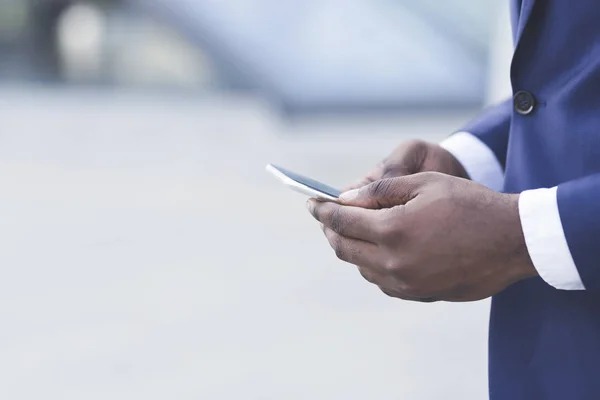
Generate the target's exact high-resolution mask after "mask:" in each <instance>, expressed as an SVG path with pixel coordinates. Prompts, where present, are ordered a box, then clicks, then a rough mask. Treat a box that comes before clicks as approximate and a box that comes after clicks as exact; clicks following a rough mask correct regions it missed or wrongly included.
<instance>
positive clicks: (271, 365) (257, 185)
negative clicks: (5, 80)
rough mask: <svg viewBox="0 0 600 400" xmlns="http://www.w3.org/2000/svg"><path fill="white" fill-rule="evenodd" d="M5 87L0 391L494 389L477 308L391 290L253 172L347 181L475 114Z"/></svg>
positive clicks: (316, 393) (0, 98) (261, 393)
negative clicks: (365, 113)
mask: <svg viewBox="0 0 600 400" xmlns="http://www.w3.org/2000/svg"><path fill="white" fill-rule="evenodd" d="M0 94H1V95H0V126H1V129H0V170H1V171H3V172H2V173H0V188H1V189H0V190H1V196H0V221H1V225H0V243H1V250H0V268H1V271H2V272H1V275H0V398H2V399H10V400H17V399H19V400H20V399H27V400H29V399H31V400H33V399H36V400H37V399H42V398H43V399H61V400H71V399H73V400H81V399H86V400H93V399H111V400H131V399H144V400H153V399H181V400H184V399H217V400H220V399H257V400H262V399H289V400H296V399H327V400H328V399H345V400H352V399H369V400H378V399H382V400H384V399H385V400H388V399H419V400H423V399H424V400H427V399H432V400H433V399H462V400H469V399H483V398H486V397H487V390H486V388H487V379H486V358H487V356H486V351H487V350H486V342H487V312H488V303H487V302H480V303H475V304H458V305H457V304H433V305H424V304H412V303H405V302H401V301H396V300H393V299H389V298H386V297H385V296H384V295H382V294H381V293H380V292H379V291H378V290H377V289H376V288H374V287H372V286H370V285H369V284H367V283H365V282H363V281H362V280H361V278H360V276H359V274H358V273H357V272H356V271H355V270H354V269H353V267H352V266H350V265H346V264H343V263H341V262H339V261H337V260H336V259H335V257H334V255H333V254H332V252H331V251H330V249H329V248H328V246H327V243H326V241H325V240H324V238H323V237H322V234H321V232H320V230H319V227H318V225H317V224H316V223H315V222H314V221H313V220H312V219H311V218H310V217H309V216H308V214H307V212H306V211H305V209H304V198H303V197H302V196H301V195H299V194H296V193H294V192H291V191H288V190H286V189H285V188H283V187H281V186H280V185H279V184H278V183H277V182H276V181H275V180H273V179H272V178H271V177H269V176H268V175H266V173H265V172H264V164H266V163H268V162H276V163H279V164H281V165H285V166H287V167H289V168H290V169H294V170H297V171H298V172H301V173H304V174H307V175H310V176H313V177H315V178H317V179H321V180H323V181H325V182H326V183H330V184H331V185H337V186H342V185H344V184H346V183H348V182H349V181H351V180H353V179H355V178H357V177H358V176H359V175H360V174H361V173H362V172H365V171H366V170H367V169H368V168H369V167H371V166H372V165H374V163H375V162H376V161H377V160H378V159H379V158H381V157H382V156H384V155H385V154H386V153H387V152H389V151H390V150H391V148H392V147H393V146H394V145H395V144H397V143H399V142H400V141H401V140H403V139H406V138H408V137H422V138H429V139H431V140H438V139H440V138H441V137H443V135H445V134H447V133H449V132H450V131H451V130H452V129H455V128H457V127H459V125H460V123H461V121H463V120H464V119H465V118H466V117H467V115H446V116H436V115H426V116H423V115H422V116H413V117H407V116H404V117H402V118H400V117H371V118H366V117H363V118H359V117H355V118H347V119H344V120H339V119H335V118H331V119H326V118H324V119H321V120H318V121H313V122H302V123H298V124H295V125H293V126H292V125H288V124H286V123H285V122H284V121H281V120H280V119H278V118H277V116H276V115H274V114H273V113H272V112H270V111H269V109H267V108H265V107H263V106H262V105H261V104H260V103H257V102H255V101H252V100H249V99H239V98H238V99H232V98H216V97H213V98H207V99H198V100H193V101H192V100H189V99H187V100H185V99H176V98H168V97H163V98H160V97H141V96H136V95H126V94H114V95H109V94H103V95H98V94H93V93H83V92H82V93H78V94H56V93H52V92H35V91H24V90H16V89H10V88H2V89H0Z"/></svg>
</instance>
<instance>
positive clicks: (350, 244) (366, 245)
mask: <svg viewBox="0 0 600 400" xmlns="http://www.w3.org/2000/svg"><path fill="white" fill-rule="evenodd" d="M323 233H325V237H326V238H327V241H328V242H329V245H330V246H331V248H332V249H333V250H334V252H335V255H336V256H337V258H339V259H340V260H342V261H345V262H347V263H350V264H353V265H356V266H358V267H359V270H360V272H361V275H363V276H364V277H365V279H367V280H368V281H369V282H372V283H375V282H379V283H382V279H381V276H382V273H381V272H380V268H379V267H378V265H380V264H379V259H380V258H381V255H380V249H379V248H378V246H377V245H375V244H373V243H370V242H365V241H363V240H359V239H353V238H348V237H345V236H342V235H340V234H339V233H337V232H335V231H333V230H331V229H329V228H327V227H324V228H323Z"/></svg>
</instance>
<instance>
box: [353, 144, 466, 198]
mask: <svg viewBox="0 0 600 400" xmlns="http://www.w3.org/2000/svg"><path fill="white" fill-rule="evenodd" d="M419 172H440V173H442V174H447V175H452V176H457V177H459V178H466V179H469V176H468V174H467V172H466V171H465V169H464V168H463V166H462V165H461V163H460V162H459V161H458V160H457V159H456V158H455V157H454V156H453V155H452V154H451V153H450V152H449V151H448V150H446V149H444V148H443V147H441V146H440V145H438V144H434V143H429V142H425V141H421V140H411V141H408V142H405V143H403V144H401V145H400V146H398V147H397V148H396V149H395V150H394V151H393V152H392V153H391V154H390V155H389V156H388V157H386V158H385V159H384V160H383V161H381V162H380V163H379V164H378V165H377V166H376V167H375V168H374V169H373V170H372V171H371V172H370V173H369V174H367V175H366V176H365V177H363V178H361V179H359V180H358V181H357V182H355V183H354V184H352V185H350V186H348V187H346V188H345V190H351V189H358V188H360V187H362V186H365V185H368V184H369V183H372V182H375V181H379V180H382V179H386V178H396V177H399V176H405V175H412V174H416V173H419Z"/></svg>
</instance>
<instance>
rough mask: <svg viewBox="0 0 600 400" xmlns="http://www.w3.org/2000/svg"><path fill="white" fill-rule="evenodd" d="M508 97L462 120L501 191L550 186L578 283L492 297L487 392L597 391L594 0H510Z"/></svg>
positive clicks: (599, 275)
mask: <svg viewBox="0 0 600 400" xmlns="http://www.w3.org/2000/svg"><path fill="white" fill-rule="evenodd" d="M512 26H513V34H514V42H515V52H514V56H513V60H512V65H511V82H512V89H513V92H514V93H517V92H518V91H521V90H525V91H528V92H530V93H531V94H533V96H534V97H535V99H536V106H535V109H534V110H533V112H531V113H530V114H528V115H521V114H519V113H517V112H516V109H515V106H514V105H513V103H512V101H507V102H505V103H502V104H500V105H497V106H495V107H492V108H489V109H488V110H486V111H485V112H484V113H483V114H482V115H481V116H480V117H479V118H477V119H476V120H474V121H472V123H471V124H470V125H469V126H467V127H465V129H464V130H465V131H468V132H471V133H473V134H474V135H476V136H477V137H478V138H479V139H481V140H482V141H483V142H484V143H485V144H487V145H488V146H489V147H490V148H491V149H492V150H493V151H494V153H495V155H496V157H497V158H498V160H499V161H500V163H501V164H502V166H503V167H504V169H505V184H504V189H505V191H506V192H512V193H520V192H522V191H525V190H528V189H536V188H543V187H554V186H558V192H557V193H558V194H557V196H558V207H559V211H560V218H561V222H562V225H563V230H564V232H565V237H566V240H567V243H568V246H569V249H570V251H571V254H572V257H573V260H574V262H575V264H576V266H577V269H578V271H579V275H580V276H581V278H582V281H583V283H584V285H585V288H586V290H585V291H562V290H557V289H555V288H553V287H551V286H550V285H548V284H547V283H545V282H543V281H542V279H541V278H535V279H530V280H526V281H522V282H520V283H517V284H515V285H513V286H511V287H510V288H508V289H507V290H505V291H504V292H502V293H501V294H499V295H497V296H495V297H494V298H493V299H492V311H491V317H490V318H491V320H490V351H489V368H490V369H489V371H490V396H491V399H492V400H497V399H502V400H521V399H523V400H532V399H552V400H553V399H556V400H559V399H560V400H565V399H569V400H570V399H573V400H588V399H589V400H592V399H594V400H598V399H600V0H512Z"/></svg>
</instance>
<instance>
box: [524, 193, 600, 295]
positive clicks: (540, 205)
mask: <svg viewBox="0 0 600 400" xmlns="http://www.w3.org/2000/svg"><path fill="white" fill-rule="evenodd" d="M557 193H558V188H556V187H555V188H551V189H535V190H527V191H525V192H523V193H521V195H520V197H519V215H520V218H521V226H522V229H523V236H524V237H525V244H526V245H527V251H528V252H529V257H530V258H531V261H532V262H533V265H534V266H535V269H536V270H537V272H538V274H540V277H541V278H542V279H543V280H544V281H546V283H548V284H549V285H551V286H554V287H555V288H556V289H561V290H584V289H585V286H584V284H583V282H582V280H581V277H580V276H579V271H578V269H577V266H576V265H575V261H574V259H573V256H572V254H571V250H570V248H569V244H568V242H567V237H566V233H565V231H564V229H563V224H562V220H561V213H560V210H559V205H558V196H557ZM599 211H600V210H599Z"/></svg>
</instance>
